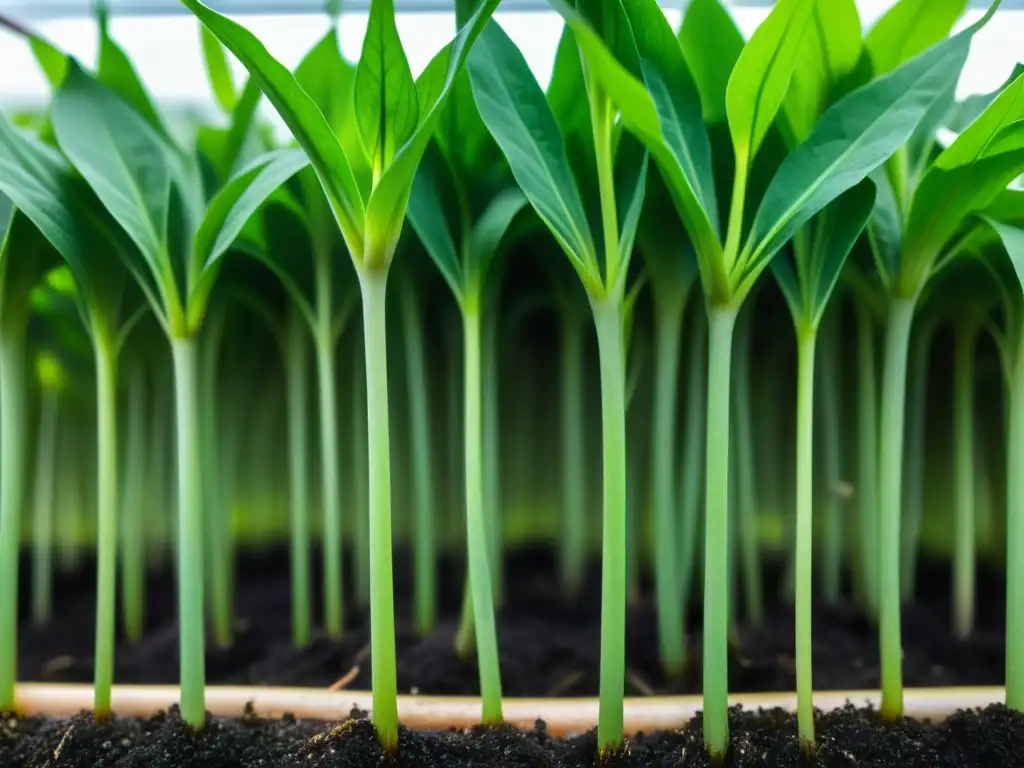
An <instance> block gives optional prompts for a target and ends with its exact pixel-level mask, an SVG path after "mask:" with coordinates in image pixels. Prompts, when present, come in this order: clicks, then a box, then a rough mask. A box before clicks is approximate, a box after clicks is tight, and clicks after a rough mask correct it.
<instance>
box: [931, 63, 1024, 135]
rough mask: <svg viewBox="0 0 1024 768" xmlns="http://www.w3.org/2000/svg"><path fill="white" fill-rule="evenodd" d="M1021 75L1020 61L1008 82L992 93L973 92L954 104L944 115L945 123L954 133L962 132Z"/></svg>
mask: <svg viewBox="0 0 1024 768" xmlns="http://www.w3.org/2000/svg"><path fill="white" fill-rule="evenodd" d="M1021 75H1024V64H1021V63H1019V62H1018V63H1017V64H1016V65H1015V66H1014V68H1013V72H1011V73H1010V76H1009V77H1008V78H1007V79H1006V82H1004V83H1003V84H1002V85H1000V86H999V87H998V88H996V89H995V90H994V91H992V92H990V93H976V94H972V95H970V96H968V97H967V98H966V99H964V100H963V101H959V102H956V103H955V104H953V105H952V106H951V108H950V110H949V112H948V113H947V114H946V115H945V116H944V120H943V125H944V126H945V127H946V128H948V129H949V130H951V131H953V132H954V133H962V132H963V131H964V129H965V128H967V126H969V125H970V124H971V123H973V122H974V121H975V120H977V119H978V118H979V117H980V116H981V113H982V112H984V111H985V110H986V109H988V107H989V105H990V104H991V103H992V102H993V101H995V100H996V99H997V98H998V97H999V95H1000V94H1001V93H1002V92H1003V91H1004V90H1006V88H1008V87H1009V86H1010V84H1011V83H1013V82H1014V81H1015V80H1017V79H1018V78H1019V77H1020V76H1021Z"/></svg>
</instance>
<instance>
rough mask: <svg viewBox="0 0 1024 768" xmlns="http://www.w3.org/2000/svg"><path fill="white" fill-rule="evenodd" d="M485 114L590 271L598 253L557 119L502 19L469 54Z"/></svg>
mask: <svg viewBox="0 0 1024 768" xmlns="http://www.w3.org/2000/svg"><path fill="white" fill-rule="evenodd" d="M468 67H469V75H470V80H471V81H472V84H473V93H474V95H475V96H476V100H477V106H478V108H479V109H480V115H481V117H482V118H483V120H484V123H486V125H487V127H488V129H489V130H490V131H491V135H492V136H494V138H495V140H496V141H497V142H498V145H499V146H500V147H501V149H502V151H503V152H504V154H505V157H506V158H507V159H508V163H509V165H510V166H511V168H512V174H513V175H514V176H515V179H516V182H517V183H518V184H519V186H520V187H521V188H522V190H523V192H524V193H525V194H526V197H527V198H528V199H529V201H530V204H531V205H532V206H533V208H534V210H536V212H537V215H538V216H540V218H541V219H542V220H543V221H544V223H545V224H546V225H547V226H548V228H549V229H550V230H551V232H552V234H554V236H555V239H556V240H557V241H558V243H559V245H561V247H562V248H563V250H565V252H566V254H567V255H568V256H569V257H570V258H571V259H572V260H573V262H574V264H575V266H576V269H577V271H581V273H583V272H585V271H586V270H587V269H588V268H589V266H588V265H590V264H591V263H592V262H593V259H594V257H595V247H594V241H593V240H592V238H591V233H590V228H589V226H588V223H587V216H586V212H585V211H584V208H583V202H582V200H581V199H580V194H579V190H578V189H577V187H576V179H575V178H574V177H573V174H572V169H571V168H570V166H569V160H568V157H567V156H566V153H565V145H564V143H563V141H562V136H561V133H560V132H559V130H558V124H557V123H556V122H555V117H554V115H553V114H552V113H551V109H550V107H549V106H548V103H547V99H546V98H545V96H544V92H543V91H542V90H541V89H540V86H539V85H538V84H537V81H536V80H535V79H534V77H533V73H532V72H531V71H530V68H529V66H528V65H527V63H526V60H525V59H524V58H523V55H522V54H521V53H520V52H519V50H518V49H517V48H516V47H515V44H514V43H513V42H512V41H511V40H510V39H509V37H508V35H506V34H505V32H504V31H503V30H502V28H501V27H500V26H499V25H498V23H497V22H491V23H490V24H488V26H487V27H486V28H485V29H484V31H483V34H482V35H481V36H480V39H479V40H478V41H477V44H476V46H475V47H474V49H473V52H472V53H471V54H470V57H469V64H468Z"/></svg>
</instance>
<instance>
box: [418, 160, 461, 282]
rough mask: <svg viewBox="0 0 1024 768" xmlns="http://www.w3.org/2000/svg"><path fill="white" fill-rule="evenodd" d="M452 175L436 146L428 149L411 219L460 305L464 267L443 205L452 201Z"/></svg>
mask: <svg viewBox="0 0 1024 768" xmlns="http://www.w3.org/2000/svg"><path fill="white" fill-rule="evenodd" d="M450 175H451V169H450V168H449V167H448V164H447V162H446V160H445V158H444V156H443V155H442V154H441V153H440V152H439V151H437V149H436V148H434V146H433V145H431V146H430V147H428V148H427V151H426V152H425V153H424V154H423V159H422V161H421V162H420V167H419V170H418V171H417V172H416V179H415V181H414V182H413V185H412V193H411V195H410V196H409V208H408V217H409V223H410V224H412V228H413V229H414V230H415V232H416V235H417V237H419V239H420V242H421V243H423V247H424V248H425V249H426V251H427V254H428V255H429V256H430V258H431V259H432V260H433V261H434V264H435V265H436V266H437V268H438V270H439V271H440V272H441V275H442V276H443V277H444V279H445V281H446V282H447V283H448V287H449V288H451V291H452V295H453V296H455V299H456V301H459V302H461V301H462V300H463V299H464V298H465V291H466V286H465V283H464V279H463V278H464V275H463V270H462V263H461V261H460V260H459V251H458V248H457V247H456V245H455V238H454V237H453V236H452V230H451V226H450V225H449V223H448V214H447V213H446V212H445V209H444V201H445V200H447V199H450V196H449V195H448V194H446V192H447V191H448V190H450V189H451V184H452V181H451V179H450V178H448V177H450Z"/></svg>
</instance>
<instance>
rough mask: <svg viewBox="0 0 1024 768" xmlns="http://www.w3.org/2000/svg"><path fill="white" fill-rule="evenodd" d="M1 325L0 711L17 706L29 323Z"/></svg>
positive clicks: (10, 709) (12, 322) (11, 710)
mask: <svg viewBox="0 0 1024 768" xmlns="http://www.w3.org/2000/svg"><path fill="white" fill-rule="evenodd" d="M4 325H5V326H7V327H2V328H0V424H2V425H3V428H2V429H0V713H4V712H13V711H14V682H15V678H16V676H17V672H18V660H17V648H18V555H19V548H20V545H21V508H22V504H23V503H24V481H25V445H26V443H27V440H26V434H25V432H26V430H25V414H26V404H27V400H28V398H27V396H26V391H25V390H26V373H25V342H24V335H25V327H24V322H23V321H20V319H19V321H18V322H15V321H13V320H12V321H10V324H9V325H8V324H7V323H4Z"/></svg>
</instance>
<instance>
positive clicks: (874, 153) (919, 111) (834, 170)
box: [742, 27, 977, 272]
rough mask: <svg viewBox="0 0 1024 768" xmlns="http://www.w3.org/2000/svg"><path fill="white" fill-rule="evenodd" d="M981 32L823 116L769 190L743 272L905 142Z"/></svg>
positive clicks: (942, 47) (934, 51)
mask: <svg viewBox="0 0 1024 768" xmlns="http://www.w3.org/2000/svg"><path fill="white" fill-rule="evenodd" d="M976 29H977V27H972V28H971V29H968V30H965V31H964V32H962V33H961V34H959V35H957V36H956V37H953V38H950V39H949V40H946V41H944V42H942V43H940V44H939V45H937V46H935V47H933V48H931V49H930V50H928V51H926V52H925V53H923V54H921V55H920V56H918V57H916V58H914V59H911V60H910V61H908V62H907V63H906V64H903V65H901V66H900V67H898V68H897V69H895V70H893V71H892V72H890V73H889V74H888V75H885V76H883V77H880V78H878V79H876V80H873V81H872V82H870V83H869V84H867V85H865V86H862V87H861V88H859V89H857V90H856V91H854V92H852V93H851V94H849V95H848V96H846V97H844V98H843V99H841V100H840V101H838V102H837V103H836V104H835V105H834V106H832V107H831V108H829V109H828V110H827V111H826V112H825V114H824V115H823V116H822V117H821V119H820V120H819V121H818V123H817V124H816V125H815V128H814V131H813V132H812V133H811V135H810V137H808V139H807V140H806V141H805V142H803V143H802V144H801V145H800V146H798V147H797V148H796V149H795V150H794V151H793V152H792V153H791V154H790V155H789V156H788V157H787V158H786V159H785V161H783V163H782V165H781V166H780V167H779V170H778V172H777V173H776V174H775V177H774V178H773V179H772V182H771V184H770V185H769V187H768V189H767V191H766V192H765V195H764V197H763V199H762V200H761V205H760V207H759V208H758V211H757V214H756V215H755V217H754V223H753V227H752V230H751V233H750V236H749V238H748V241H747V245H746V248H745V252H746V253H747V254H748V257H747V258H745V259H744V260H742V266H743V268H744V269H746V270H749V271H752V272H757V271H760V270H761V269H763V267H764V264H766V263H767V260H769V259H770V258H771V257H772V256H773V255H774V254H775V253H776V252H777V251H778V250H779V249H780V248H781V247H782V246H783V245H784V244H785V243H786V242H787V241H788V240H789V239H790V238H791V237H792V236H793V233H795V232H796V231H797V230H798V229H799V228H800V227H802V226H803V225H804V223H805V222H807V221H808V220H810V219H811V217H813V216H814V215H815V214H816V213H817V212H818V211H820V210H821V209H822V208H824V207H825V206H826V205H828V204H829V203H830V202H832V201H833V200H835V199H836V198H837V197H839V195H841V194H842V193H843V192H845V191H846V190H848V189H850V188H851V187H853V186H855V185H856V184H858V183H859V182H860V181H861V180H862V179H864V178H866V177H867V176H868V175H869V174H871V172H872V171H874V170H875V169H876V168H878V167H879V166H880V165H881V164H882V163H884V162H885V161H886V159H887V158H889V157H890V156H891V155H892V154H893V153H894V152H896V151H897V150H898V149H899V148H900V147H901V146H902V145H903V143H904V142H905V141H906V140H907V139H908V138H909V137H910V135H911V134H912V133H913V131H914V129H915V128H916V127H917V124H918V122H919V121H920V120H921V119H922V118H923V117H924V115H925V114H926V113H927V112H928V110H929V108H930V107H931V105H932V104H933V103H934V101H935V100H936V99H938V98H940V97H941V96H942V94H943V93H944V92H945V89H946V87H947V84H948V83H949V81H950V80H951V79H956V78H957V76H958V75H959V73H960V70H961V69H962V67H963V64H964V61H965V60H966V58H967V53H968V51H969V50H970V42H971V37H972V35H973V33H974V31H975V30H976Z"/></svg>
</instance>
